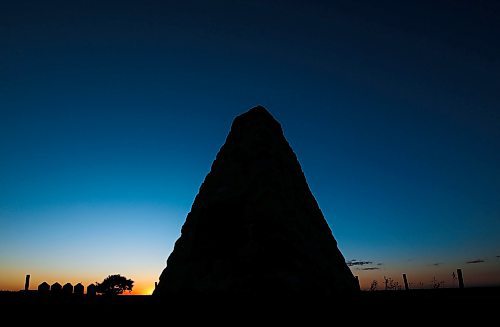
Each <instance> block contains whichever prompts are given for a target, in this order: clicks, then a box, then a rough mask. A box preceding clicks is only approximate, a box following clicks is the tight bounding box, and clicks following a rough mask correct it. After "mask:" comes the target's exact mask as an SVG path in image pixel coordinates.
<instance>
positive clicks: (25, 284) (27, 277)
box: [24, 275, 30, 291]
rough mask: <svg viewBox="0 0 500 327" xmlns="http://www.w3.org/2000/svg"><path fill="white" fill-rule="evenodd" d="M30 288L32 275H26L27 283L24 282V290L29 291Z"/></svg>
mask: <svg viewBox="0 0 500 327" xmlns="http://www.w3.org/2000/svg"><path fill="white" fill-rule="evenodd" d="M29 288H30V275H26V281H25V282H24V290H25V291H28V290H29Z"/></svg>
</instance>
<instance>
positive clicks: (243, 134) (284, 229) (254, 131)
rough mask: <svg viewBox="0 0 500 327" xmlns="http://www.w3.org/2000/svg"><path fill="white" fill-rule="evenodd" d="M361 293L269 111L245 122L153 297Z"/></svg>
mask: <svg viewBox="0 0 500 327" xmlns="http://www.w3.org/2000/svg"><path fill="white" fill-rule="evenodd" d="M358 289H359V286H358V284H357V282H356V279H355V278H354V276H353V275H352V273H351V271H350V270H349V268H348V267H347V265H346V263H345V260H344V257H343V256H342V254H341V253H340V251H339V249H338V248H337V242H336V240H335V239H334V237H333V235H332V233H331V230H330V228H329V226H328V224H327V222H326V221H325V219H324V217H323V214H322V213H321V210H320V208H319V206H318V204H317V203H316V200H315V199H314V196H313V195H312V193H311V191H310V189H309V186H308V185H307V182H306V179H305V176H304V173H303V172H302V169H301V167H300V164H299V162H298V161H297V157H296V156H295V153H294V152H293V151H292V149H291V148H290V146H289V144H288V142H287V141H286V139H285V137H284V136H283V132H282V129H281V126H280V124H279V123H278V122H277V121H276V120H275V119H274V118H273V117H272V116H271V114H270V113H269V112H267V111H266V109H264V108H263V107H256V108H253V109H252V110H250V111H248V112H247V113H245V114H242V115H241V116H238V117H237V118H236V119H235V120H234V122H233V124H232V127H231V131H230V133H229V135H228V137H227V139H226V142H225V144H224V145H223V146H222V148H221V149H220V151H219V153H218V154H217V157H216V159H215V161H214V163H213V164H212V168H211V171H210V173H209V174H208V175H207V176H206V178H205V181H204V182H203V184H202V185H201V187H200V190H199V193H198V195H197V196H196V198H195V201H194V203H193V206H192V208H191V212H190V213H189V214H188V216H187V219H186V222H185V223H184V226H183V227H182V233H181V237H180V238H179V239H178V240H177V242H176V244H175V248H174V251H173V252H172V254H171V255H170V257H169V258H168V261H167V267H166V268H165V270H164V271H163V273H162V274H161V277H160V282H159V284H158V287H156V289H155V292H154V294H155V295H160V296H163V295H168V294H190V293H202V294H203V293H206V294H220V293H223V294H224V293H226V294H227V293H229V294H238V295H243V294H248V295H257V294H260V295H265V294H279V295H285V294H316V295H339V294H345V293H351V292H354V291H357V290H358Z"/></svg>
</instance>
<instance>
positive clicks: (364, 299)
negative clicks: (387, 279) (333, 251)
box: [0, 288, 500, 326]
mask: <svg viewBox="0 0 500 327" xmlns="http://www.w3.org/2000/svg"><path fill="white" fill-rule="evenodd" d="M498 308H500V288H468V289H464V290H459V289H438V290H414V291H375V292H360V293H359V294H357V295H354V296H350V297H342V298H321V297H314V296H311V295H309V296H302V297H281V298H277V297H269V296H261V297H227V296H226V297H215V296H203V297H201V296H197V297H176V298H168V299H163V300H159V299H158V298H157V297H154V296H138V295H134V296H118V297H115V298H106V297H103V296H97V297H94V298H91V297H86V296H80V297H78V296H69V297H64V296H57V297H56V296H39V295H38V294H36V293H28V294H26V293H23V292H0V312H1V313H2V316H4V317H9V316H11V317H17V319H21V320H23V321H25V322H28V321H29V322H30V323H42V322H43V323H45V322H49V323H50V322H54V325H57V324H59V323H64V322H65V321H66V322H67V321H74V322H75V323H76V322H79V323H80V324H94V323H95V322H100V323H105V324H107V323H109V324H113V325H119V324H120V325H121V324H125V325H132V324H134V325H141V326H142V325H143V324H146V321H147V322H148V323H149V324H158V325H162V326H167V325H171V326H174V325H177V324H176V323H175V322H177V321H179V322H182V323H191V322H202V323H203V324H204V325H212V324H216V325H219V324H222V325H226V324H228V325H229V324H230V325H234V326H239V325H240V324H243V325H250V324H252V325H259V326H260V325H262V324H264V325H277V326H282V325H285V326H286V325H288V324H290V325H298V324H299V323H300V324H301V325H304V326H326V325H331V326H333V325H339V324H340V323H342V324H343V323H345V322H347V323H350V322H354V323H356V324H357V323H374V322H377V321H382V322H384V323H385V324H388V325H398V326H399V325H401V324H402V323H404V324H405V325H406V324H408V323H411V325H412V326H413V325H424V324H426V325H427V324H431V323H432V325H434V324H435V323H437V322H444V323H447V324H450V323H451V322H456V323H463V322H464V321H469V322H474V324H472V325H471V326H475V325H477V324H478V323H480V322H483V321H484V322H486V323H487V322H490V321H495V324H496V323H497V322H498V320H499V316H498V313H499V311H500V310H499V309H498ZM492 319H493V320H492ZM158 321H160V322H161V323H158ZM325 321H326V322H329V323H326V324H325ZM495 324H494V325H495Z"/></svg>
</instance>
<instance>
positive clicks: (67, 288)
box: [62, 283, 73, 295]
mask: <svg viewBox="0 0 500 327" xmlns="http://www.w3.org/2000/svg"><path fill="white" fill-rule="evenodd" d="M62 292H63V294H64V295H72V294H73V285H71V284H70V283H66V284H64V286H63V288H62Z"/></svg>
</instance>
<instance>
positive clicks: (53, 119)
mask: <svg viewBox="0 0 500 327" xmlns="http://www.w3.org/2000/svg"><path fill="white" fill-rule="evenodd" d="M400 2H401V1H376V2H375V1H360V0H358V1H347V0H345V1H22V0H20V1H3V2H1V3H0V41H1V42H0V113H1V116H0V289H19V288H22V285H23V281H24V274H25V273H31V274H32V275H33V281H34V284H36V283H38V282H39V281H40V282H41V281H42V280H48V281H49V282H54V281H59V282H66V281H70V282H74V283H76V282H79V281H83V282H92V281H96V280H101V279H102V278H103V277H105V276H107V275H108V274H112V273H122V274H125V275H127V276H128V277H130V278H132V279H134V280H136V284H137V292H138V293H140V292H146V291H148V290H150V288H151V285H153V284H154V281H155V280H157V278H158V276H159V274H160V272H161V270H162V269H163V268H164V266H165V260H166V258H167V257H168V255H169V253H170V251H171V250H172V247H173V243H174V242H175V240H176V238H177V237H178V235H179V232H180V227H181V225H182V223H183V222H184V219H185V217H186V215H187V213H188V212H189V210H190V206H191V203H192V201H193V199H194V197H195V195H196V193H197V191H198V188H199V186H200V184H201V182H202V181H203V178H204V176H205V175H206V174H207V173H208V171H209V169H210V165H211V163H212V160H213V159H214V158H215V155H216V153H217V151H218V149H219V148H220V146H221V145H222V144H223V142H224V140H225V137H226V134H227V133H228V131H229V127H230V124H231V121H232V119H233V118H234V117H235V116H236V115H238V114H239V113H241V112H244V111H246V110H248V109H249V108H251V107H252V106H255V105H257V104H262V105H264V106H265V107H267V108H268V109H269V111H270V112H272V113H273V115H274V116H275V117H276V118H277V119H278V120H279V121H280V122H281V124H282V125H283V128H284V131H285V135H286V137H287V139H288V140H289V142H290V144H291V145H292V147H293V149H294V150H295V152H296V153H297V155H298V158H299V161H300V162H301V164H302V168H303V170H304V172H305V174H306V177H307V179H308V182H309V184H310V187H311V189H312V191H313V193H314V194H315V196H316V199H317V200H318V203H319V205H320V207H321V208H322V210H323V213H324V215H325V217H326V219H327V220H328V222H329V224H330V226H331V227H332V230H333V233H334V235H335V237H336V238H337V240H338V241H339V245H340V249H341V250H342V252H343V253H344V255H345V257H346V259H347V260H352V259H357V260H361V261H371V262H373V263H372V264H366V265H359V266H353V267H352V269H353V272H354V273H355V274H356V275H360V276H361V282H362V286H366V285H368V284H369V283H370V282H371V280H372V279H380V278H382V276H384V275H385V276H393V277H395V278H399V276H400V274H401V273H402V272H406V273H408V274H409V276H411V277H410V280H411V278H412V277H413V276H415V277H414V279H413V280H415V282H417V281H419V282H420V281H422V282H423V283H426V284H429V283H430V280H431V278H432V277H434V276H438V277H439V278H442V279H443V280H444V279H446V280H447V281H449V277H450V276H451V272H452V271H453V270H454V269H455V268H458V267H461V268H463V269H464V274H465V277H466V282H467V278H468V281H469V283H472V284H474V283H475V284H478V285H483V284H490V285H491V284H500V258H499V257H498V256H500V238H499V236H498V235H500V191H499V186H500V151H499V148H500V109H499V94H500V78H499V76H500V46H499V43H498V35H500V23H499V20H498V17H499V16H500V5H499V4H498V2H496V1H480V2H477V1H451V0H449V1H448V0H440V1H425V0H423V1H403V2H402V3H400ZM479 259H480V260H483V261H484V262H481V263H475V264H467V263H466V262H467V261H473V260H479ZM379 263H380V265H377V264H379ZM365 268H377V269H373V270H359V269H365ZM447 285H448V286H451V282H448V284H447Z"/></svg>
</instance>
